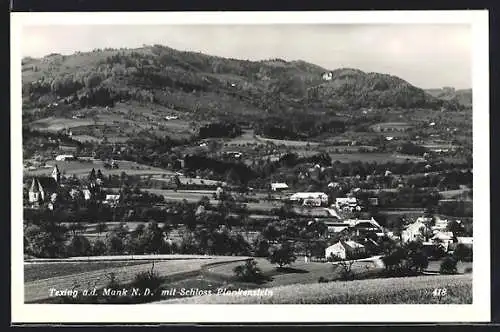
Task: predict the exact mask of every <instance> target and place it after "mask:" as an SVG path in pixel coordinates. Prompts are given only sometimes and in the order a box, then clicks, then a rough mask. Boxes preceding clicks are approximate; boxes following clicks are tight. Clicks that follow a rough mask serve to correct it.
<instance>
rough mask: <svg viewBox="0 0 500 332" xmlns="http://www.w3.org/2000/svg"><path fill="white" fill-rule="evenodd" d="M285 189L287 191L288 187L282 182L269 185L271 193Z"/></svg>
mask: <svg viewBox="0 0 500 332" xmlns="http://www.w3.org/2000/svg"><path fill="white" fill-rule="evenodd" d="M286 189H288V185H287V184H286V183H284V182H276V183H271V190H272V191H280V190H286Z"/></svg>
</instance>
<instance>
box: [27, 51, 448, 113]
mask: <svg viewBox="0 0 500 332" xmlns="http://www.w3.org/2000/svg"><path fill="white" fill-rule="evenodd" d="M22 71H23V73H22V74H23V75H22V77H23V106H24V108H35V107H44V106H46V105H48V104H50V103H53V102H64V103H67V104H73V105H77V106H82V107H86V106H92V105H100V106H108V105H113V104H114V103H115V102H116V101H118V100H122V101H123V100H129V99H134V100H138V101H143V102H147V103H157V104H162V105H165V106H168V107H171V108H176V109H179V110H184V111H189V112H203V113H207V114H208V113H221V114H228V113H232V112H241V113H243V114H249V115H251V114H253V115H255V114H265V113H269V112H273V113H275V112H279V111H289V110H304V109H308V110H311V111H314V110H315V109H321V110H325V109H333V110H335V109H342V110H346V109H354V108H360V107H367V108H386V107H403V108H432V109H440V108H441V107H443V106H445V107H457V103H455V102H453V101H451V102H450V101H447V100H442V99H438V98H435V97H433V96H431V95H430V94H428V93H426V92H425V91H423V90H422V89H419V88H417V87H415V86H412V85H411V84H409V83H408V82H406V81H404V80H402V79H400V78H398V77H394V76H390V75H384V74H378V73H365V72H362V71H360V70H356V69H348V68H347V69H346V68H344V69H336V70H333V71H328V70H327V69H325V68H322V67H320V66H317V65H314V64H310V63H307V62H304V61H289V62H287V61H284V60H281V59H272V60H265V61H246V60H236V59H227V58H221V57H216V56H210V55H205V54H201V53H196V52H181V51H177V50H174V49H172V48H168V47H164V46H159V45H154V46H145V47H142V48H137V49H119V50H117V49H98V50H94V51H93V52H87V53H81V52H77V53H75V54H72V55H67V56H66V55H60V54H50V55H47V56H45V57H43V58H41V59H34V58H24V59H23V60H22ZM325 72H329V73H331V74H330V77H329V78H328V80H325V79H324V78H323V76H322V75H323V74H324V73H325Z"/></svg>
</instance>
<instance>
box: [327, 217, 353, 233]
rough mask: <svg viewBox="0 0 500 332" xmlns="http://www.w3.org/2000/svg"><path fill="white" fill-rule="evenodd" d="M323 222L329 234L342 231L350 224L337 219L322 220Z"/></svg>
mask: <svg viewBox="0 0 500 332" xmlns="http://www.w3.org/2000/svg"><path fill="white" fill-rule="evenodd" d="M324 224H325V225H326V227H327V229H328V233H329V234H332V233H339V232H342V231H343V230H346V229H348V228H349V227H350V226H351V225H349V224H347V223H345V222H342V221H340V222H339V221H338V220H332V221H330V220H329V221H324Z"/></svg>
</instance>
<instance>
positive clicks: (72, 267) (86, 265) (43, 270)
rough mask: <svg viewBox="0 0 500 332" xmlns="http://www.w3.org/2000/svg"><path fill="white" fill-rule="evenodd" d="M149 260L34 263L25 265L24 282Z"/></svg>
mask: <svg viewBox="0 0 500 332" xmlns="http://www.w3.org/2000/svg"><path fill="white" fill-rule="evenodd" d="M145 263H149V262H144V261H129V262H83V263H82V262H79V263H33V264H25V265H24V282H30V281H36V280H42V279H47V278H53V277H61V276H66V275H71V274H75V273H81V272H89V271H96V270H103V269H110V268H116V267H127V266H133V265H139V264H145Z"/></svg>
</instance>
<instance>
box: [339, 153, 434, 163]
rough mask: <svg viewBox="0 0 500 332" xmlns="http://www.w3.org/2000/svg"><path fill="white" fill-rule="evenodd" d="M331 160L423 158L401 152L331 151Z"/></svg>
mask: <svg viewBox="0 0 500 332" xmlns="http://www.w3.org/2000/svg"><path fill="white" fill-rule="evenodd" d="M330 157H331V158H332V162H336V161H339V162H341V163H349V162H353V161H363V162H376V163H386V162H387V161H389V160H390V161H391V162H396V163H397V162H399V163H404V162H406V160H407V159H410V160H411V161H424V159H423V158H420V157H415V156H409V155H401V154H390V153H378V152H375V153H332V154H330Z"/></svg>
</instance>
